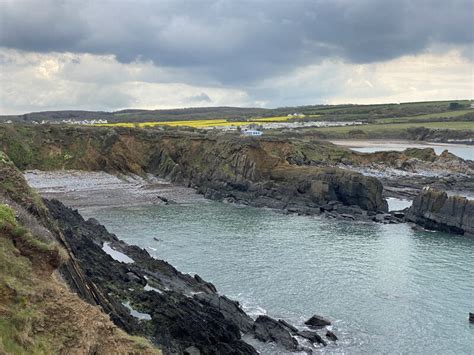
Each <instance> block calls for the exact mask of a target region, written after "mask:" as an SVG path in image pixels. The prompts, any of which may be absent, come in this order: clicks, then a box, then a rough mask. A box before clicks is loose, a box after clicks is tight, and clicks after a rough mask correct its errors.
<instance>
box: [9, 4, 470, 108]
mask: <svg viewBox="0 0 474 355" xmlns="http://www.w3.org/2000/svg"><path fill="white" fill-rule="evenodd" d="M473 16H474V1H473V0H450V1H447V0H396V1H395V0H394V1H390V0H352V1H348V0H312V1H309V0H308V1H306V0H288V1H283V0H253V1H243V0H194V1H191V0H190V1H181V0H169V1H168V0H159V1H157V0H154V1H151V0H150V1H137V0H135V1H131V0H130V1H125V0H122V1H120V0H114V1H112V0H110V1H108V0H95V1H92V0H91V1H86V0H82V1H68V0H37V1H23V0H0V114H13V113H24V112H30V111H44V110H59V109H89V110H107V111H111V110H118V109H122V108H149V109H153V108H170V107H191V106H221V105H226V106H258V107H278V106H289V105H305V104H319V103H376V102H405V101H421V100H438V99H470V98H473V97H474V73H473V61H474V27H473V26H474V25H473V23H474V22H473Z"/></svg>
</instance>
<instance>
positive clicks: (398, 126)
mask: <svg viewBox="0 0 474 355" xmlns="http://www.w3.org/2000/svg"><path fill="white" fill-rule="evenodd" d="M413 127H425V128H430V129H452V130H474V122H469V121H466V122H465V121H452V122H451V121H450V122H424V123H392V124H389V123H386V124H384V123H381V124H378V123H374V124H368V125H362V126H344V127H324V128H320V129H319V130H321V131H323V132H340V133H346V132H349V131H351V130H354V129H360V130H362V131H364V132H384V131H397V130H405V129H407V128H413Z"/></svg>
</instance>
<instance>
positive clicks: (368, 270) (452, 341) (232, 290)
mask: <svg viewBox="0 0 474 355" xmlns="http://www.w3.org/2000/svg"><path fill="white" fill-rule="evenodd" d="M82 212H83V214H84V215H86V216H94V217H95V218H97V219H98V220H99V221H101V222H102V223H104V224H105V225H106V226H107V227H108V229H109V230H110V231H111V232H113V233H115V234H117V235H118V236H119V237H120V238H121V239H123V240H125V241H127V242H128V243H131V244H136V245H139V246H142V247H144V248H147V250H148V251H149V252H150V254H151V255H153V256H155V257H157V258H161V259H165V260H167V261H169V262H170V263H171V264H173V265H174V266H175V267H177V268H178V269H179V270H181V271H183V272H189V273H198V274H199V275H200V276H202V277H203V278H204V279H206V280H208V281H211V282H213V283H214V284H215V285H216V287H217V288H218V290H219V291H220V292H221V293H223V294H226V295H228V296H230V297H232V298H234V299H237V300H239V301H240V302H241V303H242V304H243V305H244V307H245V308H246V309H247V310H248V311H249V312H250V313H251V314H253V315H256V314H258V313H267V314H268V315H270V316H273V317H280V318H284V319H287V320H289V321H291V322H293V323H296V324H297V325H302V324H303V321H304V320H305V319H307V318H309V317H310V316H311V315H312V314H314V313H317V314H321V315H324V316H327V317H329V318H330V319H332V320H333V321H334V331H335V332H336V334H337V335H338V336H339V338H340V342H339V344H338V345H337V346H334V345H331V346H328V347H327V348H323V349H321V352H323V353H338V354H340V353H346V354H361V353H364V354H367V353H370V354H373V353H377V354H380V353H385V354H386V353H397V354H402V353H403V354H407V353H410V354H468V353H471V354H472V353H473V351H474V326H472V325H470V324H469V322H468V312H469V311H471V312H473V311H474V238H468V237H462V236H455V235H448V234H442V233H434V232H415V231H413V230H412V229H411V228H410V227H409V226H408V225H406V224H400V225H380V224H365V223H355V224H354V223H352V224H351V223H345V222H340V221H330V220H323V219H320V218H318V217H307V216H295V215H284V214H281V213H278V212H275V211H272V210H268V209H255V208H251V207H237V206H234V205H226V204H222V203H217V202H204V203H203V202H198V203H194V204H180V205H168V206H153V207H134V208H109V209H94V210H83V211H82ZM154 237H156V238H159V239H160V241H159V242H157V241H155V240H154V239H153V238H154ZM267 352H268V353H272V352H273V350H268V351H267Z"/></svg>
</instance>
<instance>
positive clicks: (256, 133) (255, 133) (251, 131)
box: [244, 129, 263, 136]
mask: <svg viewBox="0 0 474 355" xmlns="http://www.w3.org/2000/svg"><path fill="white" fill-rule="evenodd" d="M262 134H263V132H262V131H257V130H254V129H247V130H245V131H244V135H246V136H261V135H262Z"/></svg>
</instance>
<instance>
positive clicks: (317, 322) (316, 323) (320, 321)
mask: <svg viewBox="0 0 474 355" xmlns="http://www.w3.org/2000/svg"><path fill="white" fill-rule="evenodd" d="M304 324H306V325H309V326H311V327H325V326H327V325H331V321H329V320H328V319H326V318H324V317H321V316H318V315H317V314H315V315H314V316H312V317H311V318H310V319H308V320H307V321H306V322H304Z"/></svg>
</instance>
